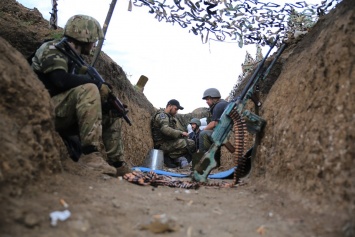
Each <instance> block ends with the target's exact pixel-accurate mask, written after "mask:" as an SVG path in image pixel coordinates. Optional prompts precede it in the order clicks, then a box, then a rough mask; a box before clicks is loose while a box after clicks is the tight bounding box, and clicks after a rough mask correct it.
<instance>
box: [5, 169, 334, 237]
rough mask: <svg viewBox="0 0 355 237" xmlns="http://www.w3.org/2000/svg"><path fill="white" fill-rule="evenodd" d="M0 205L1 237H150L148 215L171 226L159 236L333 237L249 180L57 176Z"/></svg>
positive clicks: (315, 217) (325, 224)
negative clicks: (195, 185) (178, 182)
mask: <svg viewBox="0 0 355 237" xmlns="http://www.w3.org/2000/svg"><path fill="white" fill-rule="evenodd" d="M227 181H228V182H232V180H227ZM14 192H15V190H14ZM60 199H64V200H65V201H66V202H67V203H68V204H69V208H68V209H69V210H70V212H71V216H70V218H69V219H67V220H66V221H64V222H61V221H59V222H58V224H57V226H55V227H52V226H51V225H50V219H49V214H50V213H51V212H53V211H58V210H64V208H63V206H62V205H61V204H60ZM1 202H3V203H4V202H5V203H9V204H11V205H8V207H5V208H3V209H2V211H1V213H0V214H1V216H3V217H4V219H3V221H2V223H3V224H2V226H1V229H2V231H1V233H2V234H1V235H0V236H4V237H5V236H29V237H31V236H36V237H38V236H127V237H128V236H155V235H157V234H156V233H153V232H152V231H151V230H150V228H153V226H154V225H152V224H151V223H152V221H153V220H154V217H155V218H156V220H158V221H157V222H158V223H165V221H166V220H168V222H167V224H165V225H163V227H157V228H158V231H159V230H164V229H171V232H165V233H164V234H161V235H164V236H188V237H192V236H218V237H228V236H231V237H232V236H261V235H262V236H274V237H278V236H280V237H281V236H283V237H284V236H292V237H297V236H299V237H304V236H340V233H337V230H336V229H337V228H336V222H333V223H332V222H331V219H332V218H331V217H330V216H325V215H324V214H316V213H311V211H310V210H306V209H305V208H304V207H303V205H302V204H301V203H299V202H294V201H292V200H291V198H290V197H289V196H288V195H287V194H285V193H275V192H273V191H271V190H266V189H264V188H263V187H262V186H261V185H257V184H251V183H248V181H247V183H246V185H244V186H240V187H238V188H236V189H228V188H221V189H216V188H207V187H201V188H200V189H198V190H186V189H177V188H169V187H157V188H154V187H152V186H138V185H135V184H132V183H129V182H127V181H126V180H122V179H121V180H120V179H118V178H110V177H108V176H102V175H99V174H95V173H89V174H88V173H86V174H83V175H82V176H80V175H73V174H70V173H63V174H62V175H58V176H53V177H52V178H51V179H49V180H46V181H43V182H41V183H40V184H39V185H38V186H29V187H27V189H26V190H25V191H24V192H23V194H22V197H21V198H11V197H8V198H5V200H1ZM330 223H332V225H330ZM142 227H146V229H144V228H142Z"/></svg>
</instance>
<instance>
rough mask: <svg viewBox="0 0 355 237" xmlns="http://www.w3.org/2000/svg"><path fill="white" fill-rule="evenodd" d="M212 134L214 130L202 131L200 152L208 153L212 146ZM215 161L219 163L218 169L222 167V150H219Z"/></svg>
mask: <svg viewBox="0 0 355 237" xmlns="http://www.w3.org/2000/svg"><path fill="white" fill-rule="evenodd" d="M212 133H213V130H202V131H201V132H200V137H199V139H200V144H199V152H200V153H202V154H204V153H206V152H207V151H208V150H209V149H210V147H211V146H212V143H213V140H212ZM214 159H215V160H216V162H217V167H219V166H220V163H221V162H220V160H221V148H218V150H217V151H216V154H215V157H214Z"/></svg>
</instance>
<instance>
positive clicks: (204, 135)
mask: <svg viewBox="0 0 355 237" xmlns="http://www.w3.org/2000/svg"><path fill="white" fill-rule="evenodd" d="M212 133H213V130H202V131H201V132H200V137H199V138H200V144H199V150H200V152H201V153H205V152H206V151H208V149H210V147H211V146H212V143H213V141H212V137H211V136H212Z"/></svg>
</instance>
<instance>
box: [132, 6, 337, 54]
mask: <svg viewBox="0 0 355 237" xmlns="http://www.w3.org/2000/svg"><path fill="white" fill-rule="evenodd" d="M339 2H341V0H324V1H322V2H321V3H320V4H319V5H316V4H308V3H306V1H303V2H297V3H281V4H283V5H280V4H276V3H272V2H267V1H261V0H259V1H258V0H208V1H202V0H198V1H190V0H161V1H156V0H133V5H134V6H137V7H144V6H145V7H148V8H150V10H149V13H151V14H155V18H156V19H157V20H158V21H166V22H170V23H173V24H174V23H177V24H179V25H180V26H181V27H183V28H189V31H190V32H192V33H194V34H195V35H200V36H201V39H202V41H203V42H207V40H208V39H215V40H218V41H226V40H234V41H238V44H239V47H243V45H246V44H260V45H265V44H270V43H271V42H273V40H274V39H275V38H276V35H279V36H280V40H286V39H288V38H289V37H290V32H292V31H295V30H299V31H306V30H307V29H309V28H310V27H312V26H313V24H314V23H315V22H316V21H317V20H318V17H319V16H321V15H324V14H327V13H328V11H329V10H330V9H332V8H333V7H334V6H335V5H336V4H337V3H339ZM131 8H132V0H130V2H129V9H131Z"/></svg>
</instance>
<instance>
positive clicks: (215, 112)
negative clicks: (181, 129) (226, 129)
mask: <svg viewBox="0 0 355 237" xmlns="http://www.w3.org/2000/svg"><path fill="white" fill-rule="evenodd" d="M202 99H203V100H206V103H207V104H208V106H209V107H210V112H211V115H212V116H211V119H210V122H209V123H208V124H207V126H206V127H205V128H204V130H203V131H201V132H200V136H199V139H200V143H199V150H200V152H201V153H205V152H206V151H208V150H209V148H210V147H211V145H212V143H213V140H212V137H211V136H212V133H213V130H214V128H215V127H216V126H217V124H218V122H219V120H220V118H221V116H222V114H223V112H224V109H225V108H226V107H227V105H228V102H227V101H225V100H223V99H221V93H220V92H219V90H217V89H216V88H209V89H207V90H205V91H204V93H203V96H202ZM220 154H221V151H220V149H218V150H217V152H216V155H215V159H216V161H217V167H218V166H220V157H221V155H220Z"/></svg>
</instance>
